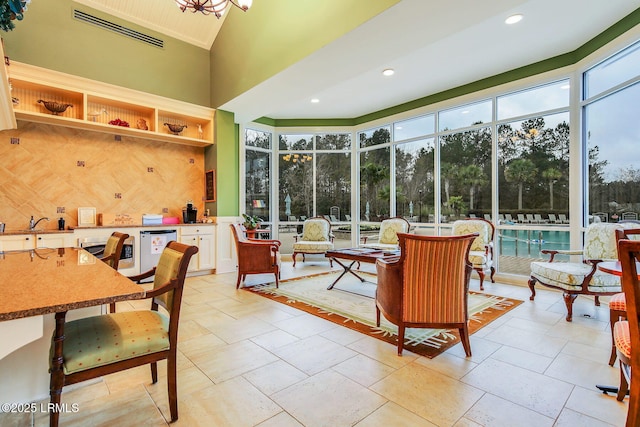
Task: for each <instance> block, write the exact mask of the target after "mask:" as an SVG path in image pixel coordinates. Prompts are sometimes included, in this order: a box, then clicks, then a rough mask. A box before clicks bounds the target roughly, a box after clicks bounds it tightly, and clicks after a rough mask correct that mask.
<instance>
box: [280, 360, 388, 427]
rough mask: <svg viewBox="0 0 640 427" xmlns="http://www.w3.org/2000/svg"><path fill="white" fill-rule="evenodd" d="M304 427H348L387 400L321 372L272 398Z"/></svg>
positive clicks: (352, 382)
mask: <svg viewBox="0 0 640 427" xmlns="http://www.w3.org/2000/svg"><path fill="white" fill-rule="evenodd" d="M271 397H272V398H273V400H274V401H275V402H276V403H277V404H278V405H280V406H281V407H282V408H283V409H284V410H285V411H287V412H288V413H289V414H291V415H292V416H293V417H294V418H295V419H297V420H298V421H300V423H301V424H302V425H304V426H308V427H312V426H350V425H354V424H356V422H358V421H360V420H362V419H363V418H365V417H366V416H368V415H369V414H371V413H372V412H373V411H375V410H376V409H377V408H379V407H380V406H382V405H383V404H385V403H386V400H385V399H384V398H382V397H380V396H379V395H378V394H376V393H373V392H372V391H370V390H369V389H367V388H366V387H363V386H361V385H360V384H358V383H356V382H354V381H352V380H350V379H349V378H346V377H344V376H343V375H340V374H339V373H337V372H334V371H330V370H329V371H325V372H321V373H319V374H318V375H314V376H312V377H310V378H307V379H306V380H304V381H301V382H299V383H297V384H295V385H292V386H291V387H288V388H286V389H284V390H282V391H280V392H278V393H275V394H274V395H272V396H271Z"/></svg>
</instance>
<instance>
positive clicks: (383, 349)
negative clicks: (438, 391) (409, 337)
mask: <svg viewBox="0 0 640 427" xmlns="http://www.w3.org/2000/svg"><path fill="white" fill-rule="evenodd" d="M347 347H348V348H350V349H352V350H354V351H357V352H358V353H361V354H364V355H365V356H367V357H370V358H372V359H374V360H377V361H378V362H381V363H384V364H385V365H388V366H391V367H392V368H396V369H397V368H401V367H403V366H405V365H407V364H408V363H411V362H413V361H414V360H416V359H417V358H418V357H419V356H418V355H417V354H414V353H411V352H409V351H407V350H405V351H404V352H403V353H402V357H400V356H398V352H397V347H396V345H395V344H389V343H387V342H385V341H381V340H379V339H377V338H373V337H368V336H367V337H364V338H362V339H361V340H358V341H355V342H353V343H351V344H349V345H348V346H347Z"/></svg>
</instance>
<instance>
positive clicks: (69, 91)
mask: <svg viewBox="0 0 640 427" xmlns="http://www.w3.org/2000/svg"><path fill="white" fill-rule="evenodd" d="M9 71H10V73H9V79H10V83H11V88H12V89H11V96H12V97H14V98H17V99H18V103H17V104H14V105H13V110H14V112H15V118H16V119H17V120H24V121H31V122H37V123H47V124H52V125H58V126H66V127H72V128H76V129H86V130H94V131H98V132H106V133H110V134H114V135H123V136H132V137H136V138H145V139H152V140H154V141H160V142H169V143H174V144H182V145H191V146H198V147H205V146H208V145H211V144H213V134H214V132H213V126H214V125H213V116H214V110H213V109H211V108H207V107H202V106H198V105H194V104H188V103H185V102H181V101H176V100H172V99H168V98H163V97H159V96H157V95H151V94H146V93H143V92H139V91H134V90H131V89H126V88H122V87H117V86H112V85H108V84H106V83H102V82H96V81H92V80H88V79H84V78H81V77H76V76H71V75H68V74H63V73H59V72H56V71H51V70H46V69H43V68H39V67H34V66H31V65H27V64H20V63H16V62H12V63H11V66H10V69H9ZM39 100H45V101H55V102H58V103H62V104H70V105H71V106H70V107H68V108H67V109H66V110H65V111H64V112H61V113H58V114H54V113H52V112H50V111H49V110H47V109H46V108H45V106H44V104H43V103H39V102H38V101H39ZM118 119H119V120H120V121H125V122H127V123H128V124H129V127H126V126H118V125H114V124H110V123H109V122H111V121H114V120H118ZM165 123H171V124H178V125H184V126H185V128H184V129H183V130H182V132H180V133H179V134H178V135H176V134H174V133H172V132H171V131H170V130H169V127H168V126H165Z"/></svg>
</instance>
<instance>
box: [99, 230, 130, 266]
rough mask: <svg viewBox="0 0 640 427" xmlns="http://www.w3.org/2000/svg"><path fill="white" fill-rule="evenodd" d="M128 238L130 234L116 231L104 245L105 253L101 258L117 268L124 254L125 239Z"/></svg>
mask: <svg viewBox="0 0 640 427" xmlns="http://www.w3.org/2000/svg"><path fill="white" fill-rule="evenodd" d="M128 238H129V235H128V234H126V233H120V232H118V231H114V232H113V233H112V234H111V236H109V238H108V239H107V243H106V244H105V245H104V254H103V256H102V258H100V260H101V261H103V262H105V263H107V265H109V267H111V268H113V269H114V270H117V269H118V265H119V263H120V257H121V256H122V249H123V248H124V241H125V240H126V239H128Z"/></svg>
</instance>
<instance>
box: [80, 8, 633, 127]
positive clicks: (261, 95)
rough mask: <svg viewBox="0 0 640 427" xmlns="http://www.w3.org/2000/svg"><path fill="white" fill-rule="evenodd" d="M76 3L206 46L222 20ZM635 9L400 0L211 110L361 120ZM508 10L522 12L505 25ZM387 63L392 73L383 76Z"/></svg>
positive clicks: (544, 53)
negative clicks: (517, 17)
mask: <svg viewBox="0 0 640 427" xmlns="http://www.w3.org/2000/svg"><path fill="white" fill-rule="evenodd" d="M76 1H78V2H79V3H82V4H86V5H88V6H90V7H93V8H96V9H99V10H102V11H104V12H106V13H110V14H112V15H114V16H118V17H119V18H122V19H125V20H129V21H131V22H134V23H136V24H139V25H142V26H145V27H147V28H151V29H153V30H156V31H159V32H161V33H164V34H167V35H169V36H172V37H175V38H178V39H181V40H184V41H186V42H189V43H192V44H194V45H197V46H201V47H204V48H206V49H209V48H210V46H211V44H212V43H213V40H214V39H215V36H216V34H217V33H218V30H219V28H220V25H221V24H222V20H217V19H216V18H215V17H214V16H213V15H209V16H203V15H201V14H191V13H182V12H181V11H180V10H179V9H178V8H177V6H176V5H175V2H174V1H173V0H135V1H131V0H76ZM267 1H269V0H255V1H254V7H256V5H257V4H258V3H259V2H267ZM318 1H321V0H318ZM638 7H640V2H639V1H638V0H606V1H605V0H487V1H479V0H450V1H426V0H402V1H400V2H399V3H398V4H396V5H394V6H392V7H391V8H389V9H387V10H386V11H384V12H383V13H381V14H379V15H378V16H376V17H374V18H373V19H371V20H370V21H368V22H366V23H365V24H363V25H362V26H360V27H358V28H356V29H355V30H353V31H351V32H350V33H347V34H346V35H345V36H343V37H341V38H339V39H337V40H335V41H334V42H332V43H330V44H329V45H327V46H325V47H323V48H322V49H320V50H318V51H316V52H315V53H313V54H311V55H309V56H308V57H306V58H304V59H303V60H302V61H300V62H298V63H296V64H294V65H292V66H290V67H289V68H287V69H285V70H284V71H282V72H281V73H279V74H277V75H275V76H273V77H271V78H270V79H268V80H266V81H264V82H262V83H261V84H259V85H257V86H256V87H254V88H252V89H250V90H248V91H247V92H245V93H243V94H241V95H240V96H238V97H236V98H235V99H232V100H230V101H229V102H227V103H225V104H224V105H222V106H216V107H218V108H222V109H224V110H227V111H232V112H234V113H236V121H237V122H245V121H250V120H254V119H256V118H259V117H262V116H266V117H271V118H274V119H284V118H354V117H359V116H362V115H365V114H368V113H372V112H375V111H378V110H382V109H385V108H389V107H393V106H396V105H399V104H402V103H405V102H409V101H412V100H415V99H418V98H422V97H425V96H428V95H431V94H434V93H438V92H441V91H444V90H447V89H451V88H454V87H457V86H460V85H464V84H466V83H470V82H474V81H477V80H480V79H483V78H486V77H490V76H493V75H496V74H500V73H502V72H505V71H508V70H512V69H514V68H518V67H521V66H525V65H529V64H532V63H535V62H538V61H541V60H544V59H548V58H551V57H554V56H556V55H561V54H563V53H567V52H570V51H573V50H575V49H576V48H578V47H579V46H581V45H582V44H584V43H585V42H587V41H589V40H590V39H592V38H593V37H594V36H596V35H598V34H600V33H601V32H603V31H604V30H605V29H607V28H608V27H610V26H611V25H613V24H615V23H616V22H618V21H619V20H620V19H622V18H624V17H625V16H627V15H628V14H630V13H631V12H633V11H634V10H635V9H637V8H638ZM247 13H251V10H249V11H248V12H247ZM274 13H275V12H274ZM515 13H520V14H523V15H524V19H523V20H522V21H521V22H520V23H518V24H515V25H506V24H505V23H504V20H505V19H506V18H507V17H508V16H510V15H512V14H515ZM385 68H393V69H395V71H396V73H395V75H394V76H392V77H384V76H382V74H381V73H382V70H383V69H385ZM312 98H317V99H319V101H320V102H318V103H311V102H310V100H311V99H312Z"/></svg>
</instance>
